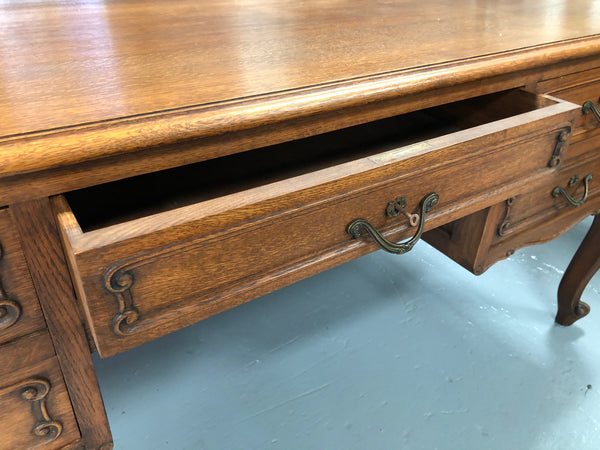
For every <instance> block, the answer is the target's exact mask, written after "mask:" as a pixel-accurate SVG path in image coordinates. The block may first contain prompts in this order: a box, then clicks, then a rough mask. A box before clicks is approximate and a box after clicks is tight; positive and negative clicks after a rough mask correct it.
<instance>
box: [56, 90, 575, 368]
mask: <svg viewBox="0 0 600 450" xmlns="http://www.w3.org/2000/svg"><path fill="white" fill-rule="evenodd" d="M577 109H578V107H577V106H576V105H573V104H570V103H564V102H560V101H555V100H549V99H546V98H544V97H538V96H536V95H534V94H531V93H528V92H524V91H510V92H504V93H500V94H494V95H491V96H485V97H481V98H477V99H471V100H468V101H465V102H460V103H457V104H452V105H446V106H444V107H440V108H434V109H431V110H425V111H420V112H418V113H414V114H410V115H405V116H399V117H396V118H391V119H388V120H385V121H379V122H373V123H371V124H366V125H364V126H361V127H355V128H353V129H347V130H340V131H338V132H335V133H333V134H327V135H322V136H316V137H313V138H308V139H306V140H302V141H295V142H292V143H289V144H282V145H279V146H275V147H271V148H267V149H258V150H255V151H251V152H247V153H243V154H239V155H234V156H233V157H226V158H222V159H219V160H214V161H207V162H204V163H200V164H199V165H195V166H190V167H185V168H180V169H175V170H172V171H169V172H164V173H159V174H153V175H148V176H144V177H139V178H136V179H130V180H124V181H123V182H117V183H112V184H110V185H106V186H98V187H95V188H91V189H87V190H85V191H80V192H76V193H71V194H68V195H66V196H65V197H60V198H57V199H55V207H56V209H57V215H58V222H59V226H60V228H61V229H62V235H63V240H64V243H65V247H66V248H67V252H68V256H69V263H70V267H71V271H72V274H73V278H74V280H75V285H76V288H77V291H78V296H79V298H80V299H81V301H82V304H83V307H84V310H85V311H86V315H87V319H88V321H89V323H90V328H91V330H92V334H93V336H94V340H95V342H96V345H97V348H98V350H99V352H100V354H101V356H110V355H112V354H114V353H117V352H120V351H123V350H126V349H128V348H131V347H133V346H135V345H139V344H141V343H143V342H146V341H148V340H150V339H153V338H155V337H157V336H160V335H163V334H165V333H167V332H169V331H173V330H175V329H178V328H181V327H183V326H185V325H189V324H191V323H193V322H195V321H198V320H201V319H204V318H206V317H209V316H211V315H213V314H216V313H219V312H221V311H223V310H225V309H227V308H231V307H234V306H237V305H239V304H241V303H243V302H245V301H248V300H251V299H252V298H255V297H257V296H259V295H263V294H265V293H267V292H269V291H272V290H274V289H277V288H279V287H282V286H284V285H286V284H289V283H291V282H294V281H297V280H298V279H301V278H304V277H307V276H309V275H311V274H314V273H316V272H318V271H321V270H324V269H326V268H329V267H332V266H334V265H337V264H340V263H342V262H344V261H348V260H350V259H353V258H356V257H357V256H360V255H362V254H366V253H368V252H370V251H373V250H375V249H376V246H375V245H374V243H373V241H372V240H371V239H370V238H367V237H362V238H360V239H353V238H352V237H351V236H350V235H349V233H348V232H347V226H348V224H349V223H350V222H352V221H353V220H354V219H357V218H362V219H366V220H368V221H369V222H370V223H371V224H373V225H374V226H375V227H376V228H377V229H379V230H381V232H382V233H383V234H384V235H385V236H387V237H388V238H389V239H393V240H396V239H399V238H402V237H403V236H409V235H411V234H414V233H415V231H414V230H415V228H414V227H415V226H416V225H415V224H414V223H413V227H411V226H409V225H408V223H409V222H408V220H407V219H406V218H405V217H404V215H402V214H400V215H397V216H392V215H389V216H388V215H386V209H387V208H386V207H387V205H388V203H389V202H393V201H394V200H396V199H398V198H399V197H404V198H405V203H406V205H405V212H407V213H408V214H412V213H415V212H417V211H418V205H419V202H420V201H421V199H423V198H424V197H425V196H427V195H428V194H429V193H431V192H436V193H438V194H439V203H438V204H437V205H436V206H435V208H434V209H433V210H432V211H431V212H430V214H428V215H427V220H426V222H425V228H432V227H436V226H439V225H441V224H443V223H445V222H448V221H450V220H454V219H456V218H458V217H460V216H461V215H466V214H469V213H470V212H474V211H477V210H478V209H482V208H485V207H487V206H490V205H492V204H494V203H495V202H498V201H500V200H502V199H503V198H506V197H507V196H510V195H514V194H516V193H517V192H519V190H520V189H521V186H522V183H523V180H524V179H530V178H533V179H540V178H545V177H547V176H551V174H552V173H554V172H555V171H556V168H555V167H550V165H549V161H550V160H551V158H552V155H553V153H554V152H555V148H556V143H557V141H558V137H559V136H560V135H561V134H562V132H563V131H564V129H565V127H569V126H570V125H571V121H572V120H573V116H574V113H575V112H576V110H577ZM167 193H168V195H166V194H167ZM183 205H187V206H183Z"/></svg>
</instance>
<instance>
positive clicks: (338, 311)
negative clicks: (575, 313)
mask: <svg viewBox="0 0 600 450" xmlns="http://www.w3.org/2000/svg"><path fill="white" fill-rule="evenodd" d="M590 223H591V221H590V220H587V221H585V222H584V223H582V224H581V225H579V226H578V227H576V228H574V229H573V230H571V231H570V232H569V233H567V234H566V235H564V236H562V237H561V238H559V239H557V240H555V241H553V242H550V243H548V244H544V245H539V246H534V247H529V248H526V249H523V250H520V251H518V252H517V253H516V254H515V255H513V256H512V257H511V258H510V259H509V260H507V261H503V262H500V263H498V264H496V265H495V266H494V267H492V268H491V269H490V270H488V272H487V273H485V274H484V275H482V276H480V277H475V276H473V275H471V274H470V273H468V272H467V271H466V270H464V269H462V268H461V267H459V266H458V265H456V264H455V263H453V262H451V261H450V260H449V259H447V258H446V257H445V256H443V255H441V254H440V253H438V252H437V251H436V250H434V249H433V248H431V247H429V246H427V245H426V244H424V243H419V244H418V245H417V246H416V248H415V249H414V250H413V251H412V252H411V253H409V254H407V255H404V256H394V255H389V254H386V253H384V252H382V251H379V252H376V253H374V254H371V255H368V256H366V257H363V258H361V259H359V260H356V261H353V262H351V263H348V264H345V265H343V266H341V267H338V268H336V269H333V270H330V271H328V272H326V273H323V274H320V275H317V276H315V277H312V278H310V279H308V280H305V281H303V282H300V283H297V284H295V285H293V286H290V287H288V288H285V289H282V290H280V291H278V292H276V293H273V294H270V295H267V296H265V297H263V298H261V299H258V300H255V301H253V302H250V303H248V304H245V305H243V306H241V307H238V308H236V309H234V310H230V311H228V312H226V313H223V314H220V315H218V316H215V317H213V318H211V319H209V320H206V321H204V322H201V323H199V324H196V325H194V326H192V327H189V328H186V329H184V330H181V331H179V332H177V333H174V334H171V335H169V336H166V337H164V338H162V339H159V340H157V341H154V342H151V343H149V344H146V345H143V346H141V347H138V348H136V349H134V350H131V351H129V352H126V353H124V354H120V355H117V356H115V357H112V358H109V359H105V360H100V359H99V358H96V359H95V361H96V364H97V368H98V377H99V380H100V386H101V389H102V393H103V395H104V399H105V403H106V408H107V411H108V416H109V420H110V422H111V426H112V431H113V435H114V439H115V444H116V446H115V448H116V449H126V450H136V449H144V450H150V449H219V450H221V449H227V450H229V449H285V450H291V449H344V450H347V449H451V450H455V449H477V450H479V449H502V450H505V449H511V450H518V449H527V450H532V449H533V450H537V449H539V450H551V449H560V450H566V449H576V450H586V449H590V450H592V449H593V450H596V449H599V448H600V433H599V430H598V427H599V421H600V275H596V276H595V277H594V279H593V280H592V282H591V283H590V285H589V286H588V288H587V290H586V292H585V293H584V296H583V299H584V300H586V301H587V302H588V303H589V304H590V305H591V306H592V312H591V314H590V315H589V316H588V317H586V318H584V319H583V320H581V321H580V322H578V323H577V324H575V325H574V326H572V327H568V328H564V327H561V326H558V325H555V324H554V314H555V312H556V305H555V298H556V289H557V287H558V283H559V280H560V278H561V276H562V273H563V270H564V269H565V268H566V266H567V264H568V262H569V260H570V258H571V256H572V254H573V253H574V252H575V250H576V248H577V246H578V245H579V242H580V241H581V239H582V238H583V236H584V235H585V233H586V231H587V228H588V227H589V225H590Z"/></svg>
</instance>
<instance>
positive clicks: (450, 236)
mask: <svg viewBox="0 0 600 450" xmlns="http://www.w3.org/2000/svg"><path fill="white" fill-rule="evenodd" d="M590 175H591V177H590ZM586 177H589V178H588V181H587V182H586V181H585V179H586ZM586 184H587V189H586ZM558 188H560V189H558ZM561 190H562V191H563V193H561V192H559V191H561ZM567 197H569V198H570V200H567ZM584 199H585V201H583V200H584ZM570 202H571V203H570ZM598 211H600V157H596V158H590V159H587V160H583V161H582V162H580V163H579V164H575V165H569V166H566V167H564V168H562V169H561V170H560V171H557V172H555V173H554V174H553V176H551V177H549V178H548V179H547V180H546V181H545V182H544V183H543V184H541V185H539V186H533V187H532V189H529V190H526V191H524V192H523V193H520V194H519V195H516V196H514V197H511V198H509V199H507V200H505V201H503V202H501V203H498V204H496V205H494V206H492V207H490V208H486V209H484V210H481V211H478V212H476V213H475V214H471V215H469V216H467V217H464V218H461V219H459V220H457V221H454V222H451V223H448V224H446V225H444V226H442V227H440V228H438V229H435V230H431V231H429V232H427V233H425V234H424V235H423V239H424V240H425V241H427V242H428V243H430V244H431V245H432V246H434V247H435V248H437V249H438V250H440V251H441V252H442V253H444V254H446V255H447V256H449V257H450V258H452V259H453V260H455V261H456V262H458V263H459V264H461V265H462V266H464V267H465V268H467V269H468V270H470V271H472V272H473V273H475V274H476V275H479V274H481V273H483V272H485V271H486V270H487V269H488V268H489V267H490V266H491V265H492V264H494V263H495V262H497V261H499V260H501V259H504V258H506V257H508V256H510V255H512V254H513V253H514V252H515V250H517V249H519V248H521V247H525V246H527V245H532V244H538V243H541V242H546V241H549V240H551V239H553V238H555V237H557V236H559V235H560V234H562V233H564V232H565V231H567V230H568V229H569V228H571V227H572V226H574V225H575V224H577V223H578V222H579V221H581V220H582V219H583V218H585V217H586V216H588V215H591V214H595V213H597V212H598Z"/></svg>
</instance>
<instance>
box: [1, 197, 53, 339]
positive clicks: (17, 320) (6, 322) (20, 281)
mask: <svg viewBox="0 0 600 450" xmlns="http://www.w3.org/2000/svg"><path fill="white" fill-rule="evenodd" d="M45 326H46V325H45V322H44V318H43V316H42V312H41V309H40V304H39V302H38V299H37V295H36V293H35V289H34V287H33V283H32V281H31V277H30V275H29V270H28V269H27V263H26V262H25V257H24V256H23V252H22V251H21V245H20V243H19V239H18V235H17V233H16V230H15V228H14V225H13V223H12V220H11V217H10V213H9V211H8V209H6V208H5V209H0V344H2V343H3V342H7V341H9V340H11V339H15V338H17V337H19V336H24V335H26V334H28V333H31V332H33V331H36V330H40V329H43V328H45Z"/></svg>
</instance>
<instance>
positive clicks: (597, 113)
mask: <svg viewBox="0 0 600 450" xmlns="http://www.w3.org/2000/svg"><path fill="white" fill-rule="evenodd" d="M590 111H591V112H592V114H594V117H595V118H596V120H597V121H598V122H600V109H598V107H597V106H596V104H595V103H594V102H593V101H591V100H588V101H587V102H585V103H584V104H583V107H582V108H581V112H582V113H583V114H589V112H590Z"/></svg>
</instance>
